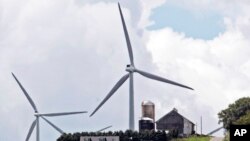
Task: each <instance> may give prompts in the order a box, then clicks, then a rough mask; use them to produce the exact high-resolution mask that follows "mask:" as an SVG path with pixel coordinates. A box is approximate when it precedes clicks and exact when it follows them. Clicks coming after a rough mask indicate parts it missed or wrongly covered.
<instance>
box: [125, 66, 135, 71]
mask: <svg viewBox="0 0 250 141" xmlns="http://www.w3.org/2000/svg"><path fill="white" fill-rule="evenodd" d="M126 71H127V72H135V67H134V66H132V65H130V64H128V65H127V67H126Z"/></svg>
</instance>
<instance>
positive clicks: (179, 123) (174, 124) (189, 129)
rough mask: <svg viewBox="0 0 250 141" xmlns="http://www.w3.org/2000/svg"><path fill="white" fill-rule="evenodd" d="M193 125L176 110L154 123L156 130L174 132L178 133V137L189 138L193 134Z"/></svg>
mask: <svg viewBox="0 0 250 141" xmlns="http://www.w3.org/2000/svg"><path fill="white" fill-rule="evenodd" d="M194 125H195V124H194V123H193V122H192V121H190V120H188V119H187V118H185V117H184V116H182V115H181V114H179V113H178V110H177V109H176V108H174V109H173V110H172V111H170V112H169V113H167V114H166V115H164V116H163V117H162V118H160V119H159V120H157V121H156V129H157V130H167V131H173V130H175V131H177V132H178V136H189V135H191V134H193V133H194Z"/></svg>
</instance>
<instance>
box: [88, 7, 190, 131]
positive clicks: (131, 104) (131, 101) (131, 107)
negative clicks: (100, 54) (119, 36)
mask: <svg viewBox="0 0 250 141" xmlns="http://www.w3.org/2000/svg"><path fill="white" fill-rule="evenodd" d="M118 7H119V12H120V16H121V21H122V26H123V30H124V34H125V38H126V42H127V47H128V54H129V59H130V64H128V65H127V68H126V71H127V72H128V73H127V74H126V75H124V76H123V77H122V78H121V79H120V80H119V81H118V82H117V83H116V84H115V86H114V87H113V88H112V89H111V91H110V92H109V93H108V95H107V96H106V97H105V98H104V99H103V101H102V102H101V103H100V104H99V105H98V106H97V108H96V109H95V110H94V111H93V113H92V114H91V115H90V116H92V115H94V114H95V112H96V111H97V110H98V109H99V108H100V107H101V106H102V105H103V104H104V103H105V102H106V101H107V100H108V99H109V98H110V97H111V96H112V95H113V94H114V93H115V92H116V90H117V89H118V88H119V87H120V86H121V85H122V84H123V83H124V82H125V81H126V80H127V79H128V78H129V79H130V80H129V129H130V130H134V84H133V74H134V72H137V73H139V74H141V75H142V76H144V77H147V78H150V79H153V80H157V81H161V82H165V83H169V84H172V85H176V86H180V87H183V88H187V89H191V90H193V88H191V87H188V86H185V85H182V84H179V83H177V82H174V81H171V80H168V79H165V78H162V77H160V76H157V75H154V74H150V73H148V72H144V71H142V70H139V69H137V68H136V67H135V65H134V58H133V51H132V46H131V43H130V40H129V35H128V31H127V28H126V24H125V21H124V18H123V14H122V10H121V7H120V4H119V3H118Z"/></svg>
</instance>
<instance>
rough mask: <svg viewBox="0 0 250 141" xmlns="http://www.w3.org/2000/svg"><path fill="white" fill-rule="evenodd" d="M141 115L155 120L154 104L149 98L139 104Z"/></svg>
mask: <svg viewBox="0 0 250 141" xmlns="http://www.w3.org/2000/svg"><path fill="white" fill-rule="evenodd" d="M141 108H142V117H143V118H144V117H148V118H151V119H152V120H153V122H155V104H154V103H153V102H151V101H149V100H145V101H143V102H142V104H141Z"/></svg>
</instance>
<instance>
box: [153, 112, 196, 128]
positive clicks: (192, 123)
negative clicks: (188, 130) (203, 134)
mask: <svg viewBox="0 0 250 141" xmlns="http://www.w3.org/2000/svg"><path fill="white" fill-rule="evenodd" d="M173 112H174V113H176V114H177V115H179V116H180V117H182V118H183V119H185V120H187V121H189V122H190V123H192V124H194V123H193V122H192V121H190V120H189V119H187V118H185V117H184V116H183V115H181V114H179V113H178V111H177V109H176V108H174V109H173V110H171V111H170V112H168V113H167V114H166V115H164V116H163V117H161V118H160V119H158V120H157V121H156V122H159V121H160V120H162V119H163V118H164V117H166V116H168V115H169V114H171V113H173Z"/></svg>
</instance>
